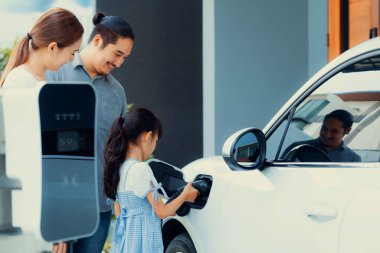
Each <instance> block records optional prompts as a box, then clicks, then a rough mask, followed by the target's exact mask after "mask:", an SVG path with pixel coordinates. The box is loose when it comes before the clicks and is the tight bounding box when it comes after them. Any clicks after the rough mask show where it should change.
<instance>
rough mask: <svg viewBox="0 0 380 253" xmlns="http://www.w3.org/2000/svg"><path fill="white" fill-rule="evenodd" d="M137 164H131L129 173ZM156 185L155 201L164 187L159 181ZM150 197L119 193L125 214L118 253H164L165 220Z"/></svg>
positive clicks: (116, 243)
mask: <svg viewBox="0 0 380 253" xmlns="http://www.w3.org/2000/svg"><path fill="white" fill-rule="evenodd" d="M133 164H134V163H133V162H132V163H129V164H128V165H129V166H128V168H127V169H128V170H129V169H130V168H131V167H132V165H133ZM126 174H127V173H126ZM152 182H153V184H156V185H154V189H153V198H154V199H156V200H157V198H158V192H157V190H158V189H159V188H161V185H160V184H157V183H156V180H152ZM142 183H144V182H142ZM147 193H149V191H147ZM147 193H146V194H147ZM146 194H145V195H144V196H143V197H142V198H141V197H139V196H137V195H135V194H134V192H133V191H123V192H118V194H117V200H118V202H119V205H120V208H121V213H120V214H119V216H118V217H117V219H116V224H115V236H114V242H113V249H114V250H113V252H114V253H162V252H164V248H163V243H162V234H161V219H160V218H158V217H157V215H156V214H155V213H154V210H153V207H152V206H151V204H150V203H149V201H148V199H147V198H146Z"/></svg>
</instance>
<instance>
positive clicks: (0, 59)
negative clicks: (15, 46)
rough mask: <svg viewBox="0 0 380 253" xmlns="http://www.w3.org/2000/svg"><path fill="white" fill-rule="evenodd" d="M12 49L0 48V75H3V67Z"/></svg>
mask: <svg viewBox="0 0 380 253" xmlns="http://www.w3.org/2000/svg"><path fill="white" fill-rule="evenodd" d="M11 53H12V48H9V47H6V48H0V74H1V73H3V70H4V68H5V66H6V65H7V62H8V60H9V57H10V56H11Z"/></svg>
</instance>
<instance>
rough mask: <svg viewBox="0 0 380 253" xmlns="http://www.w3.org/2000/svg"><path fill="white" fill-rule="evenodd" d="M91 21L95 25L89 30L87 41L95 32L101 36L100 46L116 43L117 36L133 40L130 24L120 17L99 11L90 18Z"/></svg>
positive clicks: (89, 40) (90, 39)
mask: <svg viewBox="0 0 380 253" xmlns="http://www.w3.org/2000/svg"><path fill="white" fill-rule="evenodd" d="M92 23H93V24H94V26H95V27H94V29H93V30H92V32H91V35H90V37H89V39H88V43H90V42H91V41H92V39H93V38H94V37H95V35H97V34H99V35H100V36H101V37H102V40H103V44H102V48H105V47H106V46H107V45H108V44H109V43H111V44H116V41H117V40H118V39H119V37H123V38H130V39H131V40H135V35H134V33H133V30H132V28H131V26H130V25H129V24H128V22H127V21H126V20H125V19H123V18H121V17H118V16H106V15H104V14H103V13H101V12H99V13H97V14H95V16H94V17H93V18H92Z"/></svg>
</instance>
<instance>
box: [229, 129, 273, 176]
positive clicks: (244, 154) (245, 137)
mask: <svg viewBox="0 0 380 253" xmlns="http://www.w3.org/2000/svg"><path fill="white" fill-rule="evenodd" d="M265 153H266V140H265V135H264V133H263V132H262V131H261V130H259V129H257V128H247V129H243V130H241V131H238V132H236V133H234V134H233V135H231V136H230V137H229V138H228V139H227V140H226V142H225V143H224V145H223V149H222V155H223V158H224V160H225V162H226V163H227V164H228V166H229V167H230V168H231V169H232V170H252V169H257V168H260V167H261V166H262V165H263V164H264V162H265Z"/></svg>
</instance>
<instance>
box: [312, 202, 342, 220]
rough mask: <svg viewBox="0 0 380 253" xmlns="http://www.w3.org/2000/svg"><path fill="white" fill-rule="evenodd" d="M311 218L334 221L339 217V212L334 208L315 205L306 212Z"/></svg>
mask: <svg viewBox="0 0 380 253" xmlns="http://www.w3.org/2000/svg"><path fill="white" fill-rule="evenodd" d="M305 213H306V215H307V216H308V217H309V218H313V219H321V220H332V219H335V218H336V217H337V216H338V210H337V209H336V208H333V207H327V206H319V205H315V206H312V207H310V208H308V209H306V210H305Z"/></svg>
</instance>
